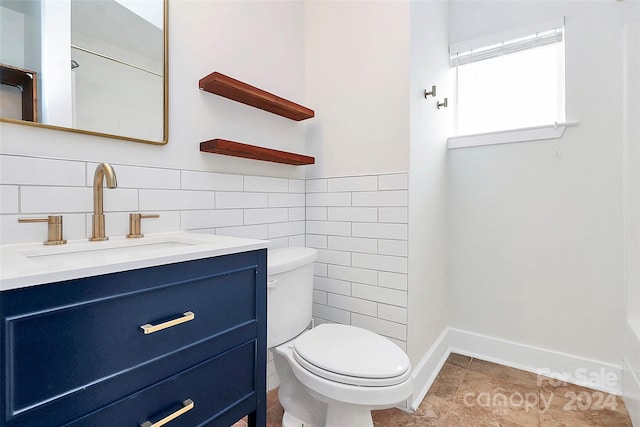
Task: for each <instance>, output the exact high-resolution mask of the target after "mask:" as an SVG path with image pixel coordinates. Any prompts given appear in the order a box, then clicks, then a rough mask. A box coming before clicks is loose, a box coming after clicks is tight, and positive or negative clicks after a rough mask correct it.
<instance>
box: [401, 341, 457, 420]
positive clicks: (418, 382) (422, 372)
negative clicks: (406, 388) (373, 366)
mask: <svg viewBox="0 0 640 427" xmlns="http://www.w3.org/2000/svg"><path fill="white" fill-rule="evenodd" d="M448 335H449V328H445V329H444V330H443V331H442V333H441V334H440V336H439V337H438V339H436V342H435V343H434V344H433V345H432V346H431V348H429V350H428V351H427V353H426V354H425V355H424V357H423V358H422V360H420V362H419V363H418V364H417V365H416V366H415V367H414V368H413V372H412V374H413V396H412V397H411V401H410V402H409V408H408V409H409V410H410V411H415V410H416V409H418V406H420V402H422V400H423V399H424V397H425V396H426V395H427V392H428V391H429V388H431V384H433V381H434V380H435V379H436V376H437V375H438V372H440V369H442V366H443V365H444V362H445V361H446V360H447V357H449V354H450V353H451V351H450V350H449V347H450V345H449V342H448Z"/></svg>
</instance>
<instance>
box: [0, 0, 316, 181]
mask: <svg viewBox="0 0 640 427" xmlns="http://www.w3.org/2000/svg"><path fill="white" fill-rule="evenodd" d="M303 18H304V14H303V4H302V3H299V2H278V1H247V2H236V1H215V2H212V1H204V0H203V1H172V2H169V143H168V144H167V145H166V146H152V145H147V144H139V143H132V142H128V141H121V140H116V139H110V138H99V137H93V136H86V135H80V134H73V133H68V132H60V131H52V130H47V129H38V128H33V127H25V126H20V125H14V124H7V123H0V151H1V152H2V153H11V154H25V155H35V156H44V157H48V158H66V159H76V160H86V161H109V162H114V163H119V164H129V165H143V166H156V167H168V168H176V169H189V170H202V171H216V172H229V173H237V174H251V175H269V176H282V177H291V178H293V177H295V178H301V177H303V176H304V169H305V168H304V167H293V166H285V165H278V164H274V163H267V162H257V161H253V160H248V159H237V158H231V157H228V156H219V155H213V154H206V153H200V152H199V146H198V144H199V143H200V142H201V141H205V140H209V139H213V138H226V139H231V140H235V141H239V142H245V143H248V144H254V145H259V146H265V147H270V148H275V149H279V150H285V151H293V152H299V153H303V154H304V153H306V151H307V150H306V149H305V142H304V140H305V127H306V126H307V124H306V123H304V122H301V123H299V122H293V121H291V120H288V119H285V118H282V117H279V116H275V115H273V114H270V113H266V112H264V111H262V110H258V109H255V108H251V107H248V106H245V105H243V104H239V103H236V102H233V101H229V100H227V99H225V98H221V97H218V96H215V95H212V94H209V93H205V92H202V91H200V90H199V89H198V80H199V79H200V78H202V77H204V76H205V75H207V74H209V73H211V72H213V71H220V72H222V73H225V74H227V75H230V76H232V77H235V78H237V79H240V80H244V81H246V82H248V83H250V84H253V85H255V86H258V87H261V88H263V89H265V90H268V91H270V92H273V93H275V94H278V95H280V96H282V97H284V98H288V99H291V100H293V101H295V102H298V103H304V32H303Z"/></svg>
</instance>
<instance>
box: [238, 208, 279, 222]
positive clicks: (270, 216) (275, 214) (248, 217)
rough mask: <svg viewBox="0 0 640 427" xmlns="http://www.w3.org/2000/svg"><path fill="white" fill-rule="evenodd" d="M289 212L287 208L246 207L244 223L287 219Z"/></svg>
mask: <svg viewBox="0 0 640 427" xmlns="http://www.w3.org/2000/svg"><path fill="white" fill-rule="evenodd" d="M288 217H289V212H288V211H287V209H286V208H267V209H245V210H244V223H245V225H251V224H267V223H270V222H284V221H287V218H288Z"/></svg>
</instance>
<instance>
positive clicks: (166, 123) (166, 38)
mask: <svg viewBox="0 0 640 427" xmlns="http://www.w3.org/2000/svg"><path fill="white" fill-rule="evenodd" d="M162 3H163V9H164V10H163V26H164V28H163V34H162V39H163V40H162V41H163V44H164V46H163V49H164V53H163V70H164V71H163V73H164V97H163V103H164V105H163V109H162V110H163V112H162V118H163V120H162V128H163V129H162V131H163V135H164V137H163V139H162V141H151V140H147V139H140V138H131V137H128V136H124V135H113V134H109V133H102V132H94V131H90V130H84V129H74V128H67V127H64V126H55V125H48V124H46V123H36V122H30V121H26V120H17V119H7V118H4V117H0V122H4V123H13V124H18V125H26V126H34V127H39V128H44V129H53V130H61V131H67V132H74V133H81V134H84V135H93V136H100V137H103V138H113V139H123V140H125V141H133V142H143V143H145V144H152V145H165V144H167V143H168V142H169V0H162Z"/></svg>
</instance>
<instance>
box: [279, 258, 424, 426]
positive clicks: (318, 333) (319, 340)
mask: <svg viewBox="0 0 640 427" xmlns="http://www.w3.org/2000/svg"><path fill="white" fill-rule="evenodd" d="M315 258H316V251H315V250H314V249H309V248H286V249H275V250H270V251H269V254H268V258H267V259H268V261H267V276H268V279H267V281H268V282H267V286H268V290H267V292H268V293H267V313H268V314H267V345H268V347H269V348H274V352H273V357H274V363H275V367H276V372H277V373H278V376H279V377H280V381H281V384H280V390H279V391H278V399H279V400H280V403H281V404H282V407H283V408H284V410H285V413H284V418H283V420H282V425H283V426H284V427H294V426H295V427H300V426H302V425H304V427H311V426H313V427H323V426H326V427H365V426H367V427H371V426H373V422H372V421H371V410H372V409H385V408H390V407H393V406H395V405H397V404H398V403H400V402H403V401H405V400H406V399H407V398H409V396H410V395H411V393H412V380H411V364H410V362H409V358H408V357H407V355H406V353H405V352H404V351H403V350H402V349H401V348H400V347H398V346H397V345H396V344H394V343H393V342H391V341H390V340H388V339H386V338H384V337H382V336H380V335H378V334H375V333H373V332H370V331H367V330H365V329H361V328H357V327H355V326H349V325H337V324H323V325H319V326H317V327H315V328H313V329H310V330H306V328H307V327H308V326H309V324H310V322H311V305H312V300H313V261H314V260H315Z"/></svg>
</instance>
